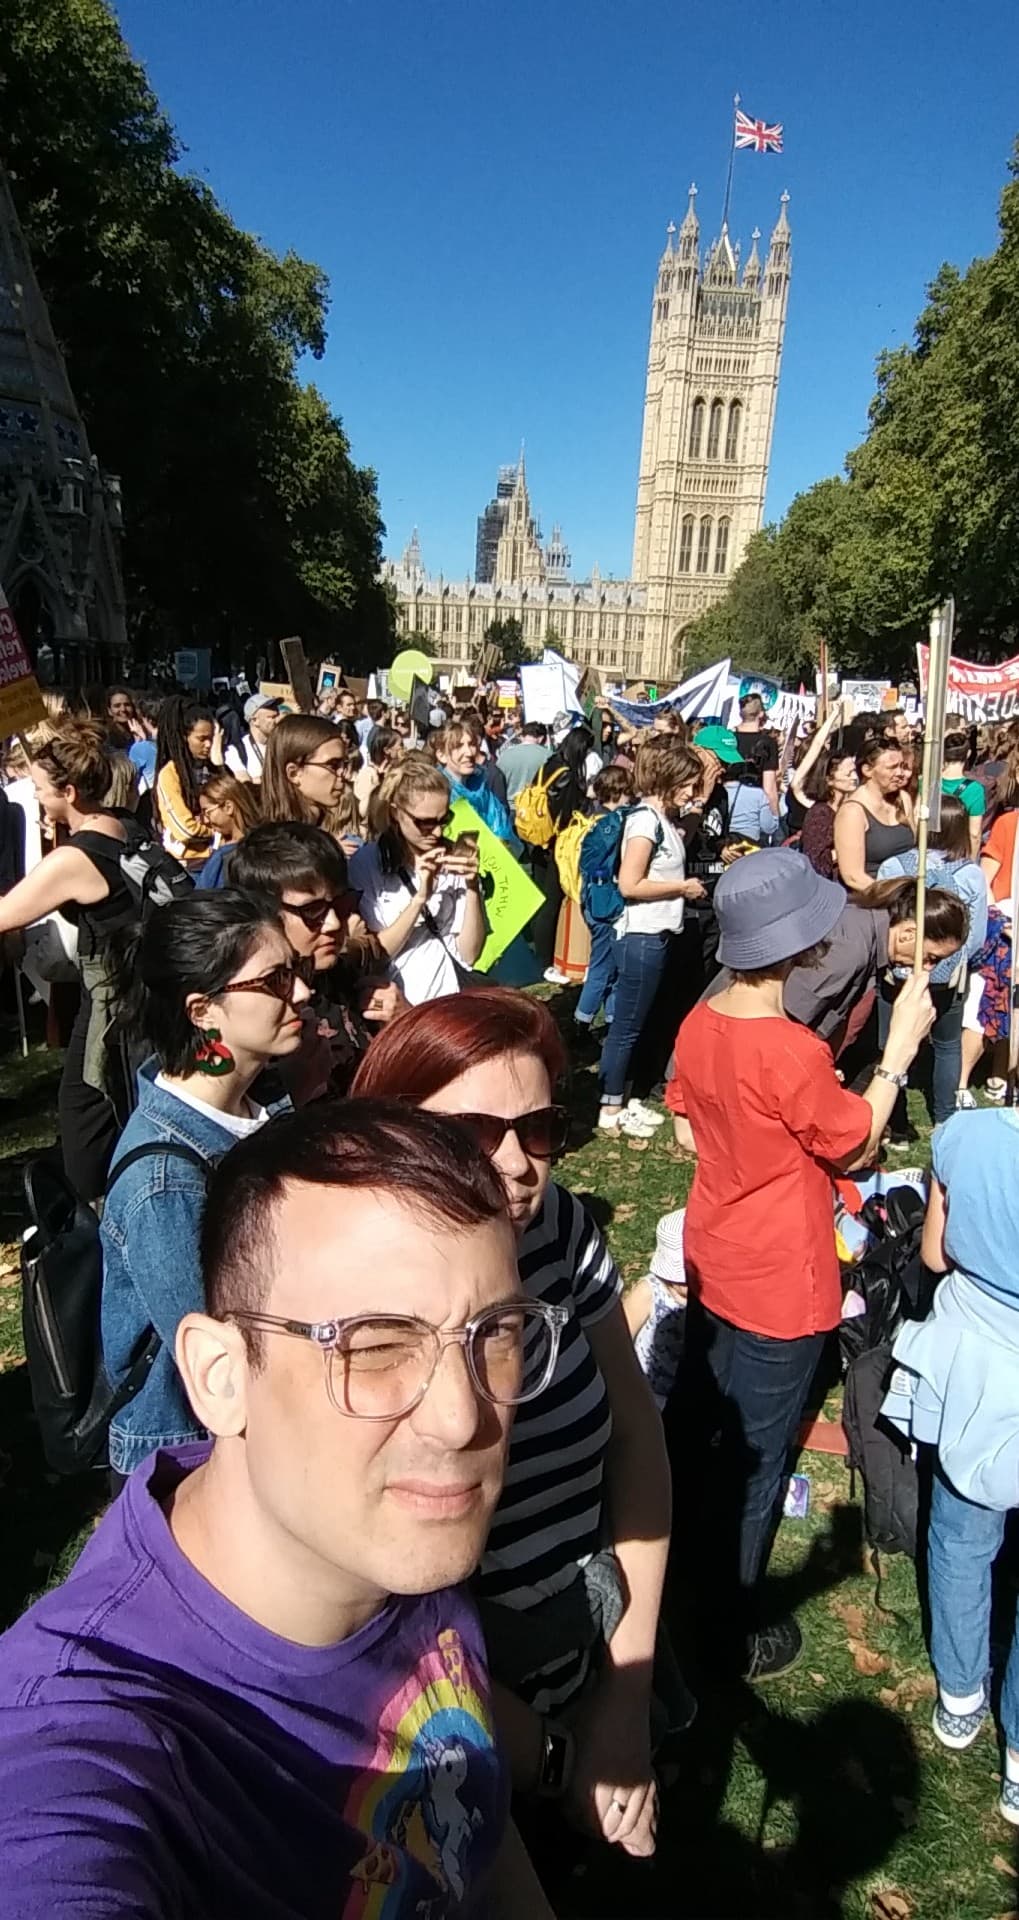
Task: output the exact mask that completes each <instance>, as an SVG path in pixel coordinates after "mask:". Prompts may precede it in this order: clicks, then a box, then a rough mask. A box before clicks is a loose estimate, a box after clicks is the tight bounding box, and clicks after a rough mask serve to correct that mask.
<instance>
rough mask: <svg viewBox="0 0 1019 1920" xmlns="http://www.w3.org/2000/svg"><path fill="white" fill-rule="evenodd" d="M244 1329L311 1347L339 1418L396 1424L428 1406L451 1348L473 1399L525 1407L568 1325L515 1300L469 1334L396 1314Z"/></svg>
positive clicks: (544, 1379)
mask: <svg viewBox="0 0 1019 1920" xmlns="http://www.w3.org/2000/svg"><path fill="white" fill-rule="evenodd" d="M227 1317H228V1318H229V1319H231V1320H236V1321H237V1322H238V1324H239V1325H240V1326H245V1327H257V1328H259V1329H260V1330H261V1331H262V1332H264V1333H284V1334H289V1335H290V1336H291V1337H292V1338H294V1339H297V1340H310V1341H311V1343H312V1344H313V1345H314V1346H316V1347H318V1349H319V1351H320V1353H321V1354H322V1358H323V1360H324V1362H325V1374H326V1391H327V1393H328V1395H329V1398H330V1400H331V1401H332V1403H333V1406H334V1407H335V1408H336V1411H337V1413H344V1414H348V1415H350V1416H351V1417H352V1418H354V1419H355V1420H398V1419H400V1417H401V1416H402V1415H403V1414H407V1413H412V1412H413V1410H414V1408H415V1407H416V1406H418V1405H419V1404H420V1402H421V1401H422V1400H423V1399H424V1397H425V1394H426V1393H427V1392H428V1389H429V1387H430V1385H431V1383H432V1378H433V1375H434V1373H435V1369H436V1367H437V1366H438V1364H439V1360H440V1357H441V1355H442V1350H443V1348H444V1347H448V1346H458V1347H461V1348H462V1349H463V1353H464V1358H465V1360H466V1362H467V1370H468V1372H469V1374H470V1377H471V1381H472V1383H473V1385H474V1388H475V1391H476V1392H477V1393H478V1394H479V1395H480V1396H481V1398H482V1399H483V1400H488V1401H490V1402H491V1404H492V1405H493V1406H496V1407H519V1406H521V1405H522V1404H523V1403H524V1402H525V1401H527V1400H533V1399H535V1397H536V1396H537V1395H538V1394H539V1393H541V1392H542V1391H543V1389H544V1388H545V1387H547V1386H548V1383H549V1381H550V1380H551V1378H552V1374H553V1372H554V1371H555V1363H556V1359H557V1357H558V1353H559V1341H560V1339H561V1337H562V1332H563V1328H564V1327H565V1325H566V1322H567V1320H568V1319H569V1314H568V1313H567V1311H566V1308H565V1307H553V1306H547V1305H546V1304H545V1302H544V1301H540V1300H513V1301H508V1302H506V1303H505V1304H504V1305H502V1306H494V1307H486V1308H485V1309H484V1310H483V1312H481V1313H476V1314H475V1315H474V1317H473V1319H472V1320H468V1322H467V1324H466V1326H463V1327H433V1326H432V1324H431V1322H430V1321H428V1320H418V1319H415V1318H412V1317H410V1316H407V1315H402V1314H394V1313H375V1314H370V1313H357V1314H352V1315H350V1316H349V1317H348V1318H346V1319H343V1320H288V1319H285V1318H282V1317H281V1316H280V1315H278V1314H273V1313H249V1312H247V1311H242V1310H240V1309H237V1310H236V1311H234V1312H231V1313H230V1314H229V1315H228V1316H227Z"/></svg>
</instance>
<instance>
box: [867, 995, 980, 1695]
mask: <svg viewBox="0 0 1019 1920" xmlns="http://www.w3.org/2000/svg"><path fill="white" fill-rule="evenodd" d="M898 985H899V983H898V982H896V984H895V986H894V987H892V988H889V987H888V985H887V983H886V982H885V981H882V982H881V985H880V988H879V990H878V996H877V1037H878V1041H879V1043H880V1045H881V1046H882V1047H883V1046H884V1044H885V1041H886V1040H887V1038H888V1029H889V1026H890V1025H891V1019H892V1007H893V1005H894V1002H895V995H896V993H897V991H898ZM931 999H932V1000H933V1002H934V1005H935V1008H936V1009H937V1017H936V1019H935V1021H934V1025H933V1026H932V1028H931V1054H932V1066H931V1079H932V1088H931V1095H932V1100H933V1106H934V1125H935V1126H937V1125H938V1123H939V1122H940V1121H942V1120H947V1119H948V1118H949V1115H950V1114H953V1113H954V1112H955V1094H956V1089H957V1087H958V1085H959V1080H960V1077H961V1075H962V1016H963V1010H964V1008H965V1005H966V995H965V994H964V993H957V992H956V990H955V989H954V988H953V987H932V988H931ZM890 1124H891V1125H892V1127H894V1129H895V1131H896V1132H897V1133H901V1132H902V1130H903V1128H904V1127H905V1125H906V1095H905V1090H904V1089H902V1088H900V1090H899V1093H898V1094H897V1096H896V1100H895V1106H894V1108H893V1110H892V1118H891V1123H890ZM949 1691H951V1689H949Z"/></svg>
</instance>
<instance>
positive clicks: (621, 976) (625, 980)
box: [601, 933, 672, 1107]
mask: <svg viewBox="0 0 1019 1920" xmlns="http://www.w3.org/2000/svg"><path fill="white" fill-rule="evenodd" d="M671 938H672V936H671V934H668V933H624V934H623V935H622V937H621V939H619V940H617V941H616V966H617V969H618V972H617V977H616V1001H615V1007H614V1009H613V1014H612V1025H611V1027H610V1029H609V1036H608V1039H607V1040H606V1042H605V1045H604V1048H603V1049H602V1057H601V1092H602V1100H603V1101H604V1103H605V1105H606V1106H608V1107H619V1106H621V1105H622V1102H623V1094H624V1092H625V1090H626V1078H627V1074H628V1073H629V1071H630V1061H631V1059H632V1058H633V1052H634V1048H635V1047H636V1045H637V1042H638V1040H639V1039H640V1030H641V1028H642V1026H643V1025H644V1022H645V1020H646V1019H647V1017H648V1014H649V1013H650V1012H651V1008H652V1007H653V1005H654V1001H655V995H656V993H657V992H658V987H659V983H660V981H661V978H662V975H663V973H664V972H665V963H666V961H667V959H668V957H669V942H670V940H671Z"/></svg>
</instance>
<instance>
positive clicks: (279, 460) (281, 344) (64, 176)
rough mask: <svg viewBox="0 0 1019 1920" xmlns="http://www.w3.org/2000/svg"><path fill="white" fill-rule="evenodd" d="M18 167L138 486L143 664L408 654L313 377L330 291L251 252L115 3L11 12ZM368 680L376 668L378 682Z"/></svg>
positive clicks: (357, 486)
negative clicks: (191, 648) (297, 652)
mask: <svg viewBox="0 0 1019 1920" xmlns="http://www.w3.org/2000/svg"><path fill="white" fill-rule="evenodd" d="M0 111H3V113H4V114H5V116H6V132H5V140H4V148H5V159H6V161H7V164H8V166H9V168H10V171H11V178H12V184H13V188H14V193H15V198H16V200H17V203H18V209H19V213H20V215H21V219H22V222H23V224H24V227H25V231H26V237H27V239H28V243H29V246H30V248H31V250H32V254H33V259H34V262H35V267H36V271H37V273H38V276H39V281H40V284H41V287H42V291H43V293H44V295H45V297H46V299H47V301H48V303H49V307H50V312H51V314H52V317H53V322H54V326H55V328H56V330H57V334H58V337H59V339H60V341H61V344H62V346H63V349H64V352H65V355H66V357H67V362H68V370H69V373H70V377H71V382H72V385H73V387H74V389H75V393H76V395H77V398H78V402H79V405H80V407H81V410H82V413H83V415H84V418H85V420H86V423H87V425H88V429H89V437H90V440H91V443H92V446H93V448H94V450H95V451H96V453H97V454H98V455H99V457H100V458H101V460H102V462H103V464H104V465H105V466H107V467H108V468H110V469H111V470H113V471H116V472H119V473H120V475H121V478H122V482H123V492H124V507H125V521H126V528H127V534H126V541H125V554H124V558H125V577H126V586H127V591H128V601H129V622H130V630H131V636H132V640H133V642H134V645H135V648H136V651H138V652H141V653H143V654H144V652H145V651H146V649H147V648H149V647H151V648H152V649H153V650H155V649H156V648H157V647H158V648H165V647H167V646H172V645H175V644H176V645H188V644H191V645H205V646H211V647H212V648H213V650H214V652H215V654H216V655H217V658H218V660H219V661H220V662H222V661H223V660H224V659H225V658H227V657H229V655H230V654H231V653H233V654H235V655H240V654H242V653H243V652H245V651H255V650H258V649H260V648H261V649H264V643H265V641H266V639H267V638H271V637H274V636H277V635H281V634H285V633H292V632H299V633H301V634H302V635H303V637H304V639H305V643H306V646H307V648H308V651H309V653H312V654H319V655H321V654H323V653H325V652H326V651H330V652H334V653H337V654H339V655H340V657H342V658H344V659H347V660H350V662H351V664H354V653H355V652H356V651H357V650H358V649H359V650H360V651H361V653H362V654H363V653H364V652H365V651H369V652H372V651H374V652H375V656H376V657H378V658H384V657H385V655H386V653H387V652H388V651H389V650H390V648H391V636H392V633H393V626H394V623H393V619H392V610H391V603H390V600H389V598H388V597H387V596H386V595H385V593H384V592H383V590H382V588H381V587H380V586H379V585H378V583H377V580H376V574H377V571H378V565H379V559H380V554H381V537H382V532H383V528H382V523H381V519H380V516H379V509H378V498H377V490H376V484H375V476H374V474H373V473H372V472H371V470H370V469H368V468H363V467H358V466H357V465H356V464H355V463H354V461H353V460H352V458H351V454H350V448H349V445H348V443H347V440H346V437H345V435H344V433H343V429H342V425H341V423H340V421H339V420H338V419H337V418H336V416H335V415H334V414H333V413H332V411H331V410H330V408H329V407H328V405H327V404H326V402H325V401H324V400H323V398H322V396H321V395H320V394H319V393H318V392H317V391H316V390H315V388H314V387H310V386H303V385H302V384H301V382H300V380H299V379H298V374H297V369H298V365H299V362H300V361H301V359H302V357H303V356H304V355H305V354H308V355H311V356H312V357H313V358H317V357H320V356H321V354H322V351H323V348H324V344H325V315H326V306H327V285H326V281H325V277H324V275H323V274H322V273H321V271H320V269H319V268H317V267H316V266H313V265H312V264H310V263H309V262H307V261H304V260H301V259H300V258H299V257H298V256H297V255H296V254H294V253H292V252H288V253H286V254H285V255H283V256H282V257H278V256H276V255H275V254H273V253H272V252H270V250H269V249H268V248H266V247H264V246H263V245H262V244H261V243H260V242H259V241H257V240H256V239H254V238H253V237H252V236H251V235H250V234H247V233H244V232H242V231H241V229H240V228H238V227H237V226H236V225H235V224H234V222H233V221H232V220H231V219H230V218H229V216H228V215H227V214H226V213H225V211H224V210H223V209H222V208H221V207H220V206H219V204H218V203H217V201H216V199H215V197H214V195H213V194H212V193H211V192H210V190H209V189H208V188H207V187H206V186H205V185H204V184H203V182H202V181H200V180H198V179H197V178H195V177H194V176H193V175H189V174H187V173H186V172H183V171H181V170H180V162H181V158H182V156H181V151H180V148H179V145H178V142H177V140H176V137H175V135H174V132H173V129H172V127H171V126H170V124H169V122H168V120H167V118H166V116H165V114H164V113H163V112H162V110H161V109H160V107H159V104H158V102H157V100H156V98H155V96H154V95H153V93H152V91H151V89H150V87H149V85H148V83H147V80H146V78H145V75H144V73H143V72H142V70H141V68H140V67H139V66H138V65H137V64H136V63H135V62H134V61H133V60H132V59H131V57H130V55H129V53H128V50H127V48H126V46H125V44H124V41H123V38H122V36H121V34H120V31H119V28H118V27H117V24H116V21H115V19H114V17H113V15H112V13H111V12H110V11H109V9H108V7H107V6H106V5H104V4H103V0H8V4H7V5H6V6H5V7H4V8H3V11H2V14H0ZM359 664H363V662H359Z"/></svg>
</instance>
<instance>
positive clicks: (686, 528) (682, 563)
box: [679, 513, 693, 573]
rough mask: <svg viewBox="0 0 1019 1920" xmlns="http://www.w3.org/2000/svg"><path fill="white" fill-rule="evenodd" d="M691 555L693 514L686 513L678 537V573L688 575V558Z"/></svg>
mask: <svg viewBox="0 0 1019 1920" xmlns="http://www.w3.org/2000/svg"><path fill="white" fill-rule="evenodd" d="M692 553H693V514H692V513H688V514H686V515H685V517H684V520H683V526H682V530H681V532H680V536H679V572H680V573H689V571H690V556H691V554H692Z"/></svg>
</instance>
